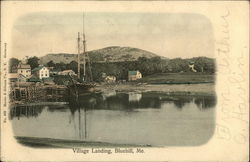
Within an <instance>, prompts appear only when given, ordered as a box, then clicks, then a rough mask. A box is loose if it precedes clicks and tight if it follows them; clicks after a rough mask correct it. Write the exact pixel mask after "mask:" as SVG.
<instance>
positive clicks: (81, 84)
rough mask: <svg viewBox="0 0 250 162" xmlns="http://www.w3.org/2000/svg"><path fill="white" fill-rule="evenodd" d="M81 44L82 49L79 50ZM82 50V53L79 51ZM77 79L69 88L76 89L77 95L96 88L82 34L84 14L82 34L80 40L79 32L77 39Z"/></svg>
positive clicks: (83, 34)
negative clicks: (87, 72)
mask: <svg viewBox="0 0 250 162" xmlns="http://www.w3.org/2000/svg"><path fill="white" fill-rule="evenodd" d="M81 42H82V48H81ZM81 49H82V51H81ZM77 55H78V56H77V63H78V67H77V78H78V80H73V78H71V79H72V82H73V84H72V85H71V86H70V87H71V88H74V89H76V90H77V91H78V92H77V93H78V94H79V93H81V92H90V91H93V90H94V87H95V86H96V84H95V83H93V79H92V71H91V66H90V58H89V56H88V53H86V39H85V32H84V14H83V33H82V38H81V37H80V32H78V37H77ZM81 56H83V76H82V77H81V68H80V66H81ZM86 59H87V60H88V68H89V76H87V75H86Z"/></svg>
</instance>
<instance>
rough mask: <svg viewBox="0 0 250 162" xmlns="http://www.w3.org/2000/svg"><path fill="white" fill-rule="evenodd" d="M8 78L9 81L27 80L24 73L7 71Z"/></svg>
mask: <svg viewBox="0 0 250 162" xmlns="http://www.w3.org/2000/svg"><path fill="white" fill-rule="evenodd" d="M8 79H9V81H10V83H15V82H26V81H27V78H26V77H25V76H24V75H22V74H18V73H9V74H8Z"/></svg>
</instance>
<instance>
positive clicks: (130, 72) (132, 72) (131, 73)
mask: <svg viewBox="0 0 250 162" xmlns="http://www.w3.org/2000/svg"><path fill="white" fill-rule="evenodd" d="M137 72H138V71H128V74H129V75H136V74H137Z"/></svg>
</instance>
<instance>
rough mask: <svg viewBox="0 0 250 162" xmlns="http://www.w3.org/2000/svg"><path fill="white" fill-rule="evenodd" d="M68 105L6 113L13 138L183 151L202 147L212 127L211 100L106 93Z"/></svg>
mask: <svg viewBox="0 0 250 162" xmlns="http://www.w3.org/2000/svg"><path fill="white" fill-rule="evenodd" d="M69 101H70V104H69V105H57V106H55V105H54V106H50V105H46V106H19V107H13V108H11V111H10V119H11V120H12V123H13V130H14V133H15V135H16V136H28V137H48V138H56V139H73V140H89V141H102V142H111V143H119V144H149V145H153V146H173V145H180V146H183V145H201V144H204V143H206V142H207V141H208V140H209V139H210V138H211V137H212V135H213V132H214V128H215V113H214V112H215V105H216V97H215V96H176V95H174V96H173V95H167V94H163V93H159V92H145V93H116V92H110V93H102V94H89V95H85V96H81V97H80V102H79V103H77V102H76V101H75V100H74V99H70V100H69Z"/></svg>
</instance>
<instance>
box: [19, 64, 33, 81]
mask: <svg viewBox="0 0 250 162" xmlns="http://www.w3.org/2000/svg"><path fill="white" fill-rule="evenodd" d="M17 74H22V75H23V76H24V77H26V78H28V77H30V76H31V68H30V65H28V64H22V63H20V64H18V66H17Z"/></svg>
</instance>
